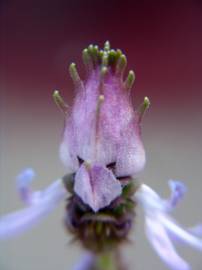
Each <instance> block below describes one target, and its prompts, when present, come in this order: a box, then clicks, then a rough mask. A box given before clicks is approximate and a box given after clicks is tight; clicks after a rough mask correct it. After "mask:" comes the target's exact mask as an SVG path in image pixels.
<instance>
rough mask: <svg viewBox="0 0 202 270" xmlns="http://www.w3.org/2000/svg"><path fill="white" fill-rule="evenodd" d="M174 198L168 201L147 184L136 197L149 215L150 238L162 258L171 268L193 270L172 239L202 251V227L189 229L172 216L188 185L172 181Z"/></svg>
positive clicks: (170, 182) (146, 222) (146, 216)
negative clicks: (181, 256) (200, 236)
mask: <svg viewBox="0 0 202 270" xmlns="http://www.w3.org/2000/svg"><path fill="white" fill-rule="evenodd" d="M169 186H170V189H171V197H170V199H168V200H164V199H161V197H160V196H159V195H158V194H157V193H156V192H155V191H153V190H152V189H151V188H150V187H148V186H147V185H142V186H141V187H140V189H139V190H138V191H137V193H136V195H135V198H136V200H138V202H139V203H140V204H141V205H142V207H143V209H144V212H145V226H146V231H147V236H148V239H149V240H150V242H151V243H152V246H153V247H154V248H155V250H156V251H157V253H158V255H159V256H160V257H161V258H162V259H163V260H164V261H165V262H166V263H167V264H168V266H169V267H170V268H171V269H177V270H184V269H189V266H188V265H187V264H186V262H185V261H184V260H183V259H182V258H180V257H179V256H178V255H177V253H176V251H175V249H174V247H173V245H172V243H171V241H170V239H169V237H170V238H171V239H172V240H180V241H181V242H184V243H186V244H189V245H190V246H192V247H194V248H196V249H199V250H201V251H202V239H200V238H197V237H196V236H197V234H198V235H201V234H202V226H197V227H195V228H192V230H193V233H191V229H190V230H189V229H188V230H185V229H183V228H182V227H181V226H179V225H178V224H177V223H176V222H175V221H174V220H173V219H172V218H171V217H170V215H169V213H170V212H171V210H172V209H173V208H174V207H175V206H176V205H177V203H178V202H179V200H180V199H181V198H182V197H183V195H184V193H185V192H186V187H185V186H184V184H182V183H181V182H178V181H176V182H175V181H173V180H170V181H169Z"/></svg>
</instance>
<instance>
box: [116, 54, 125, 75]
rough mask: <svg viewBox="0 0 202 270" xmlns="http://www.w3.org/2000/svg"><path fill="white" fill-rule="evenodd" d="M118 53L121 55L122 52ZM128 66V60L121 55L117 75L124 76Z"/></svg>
mask: <svg viewBox="0 0 202 270" xmlns="http://www.w3.org/2000/svg"><path fill="white" fill-rule="evenodd" d="M117 52H118V53H121V51H118V50H117ZM126 65H127V58H126V56H125V55H124V54H122V53H121V55H120V57H119V58H118V62H117V65H116V74H117V75H122V74H123V72H124V70H125V68H126Z"/></svg>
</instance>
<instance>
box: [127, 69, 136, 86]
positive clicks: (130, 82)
mask: <svg viewBox="0 0 202 270" xmlns="http://www.w3.org/2000/svg"><path fill="white" fill-rule="evenodd" d="M134 81H135V73H134V71H133V70H130V71H129V73H128V77H127V79H126V80H125V88H126V90H130V89H131V88H132V86H133V83H134Z"/></svg>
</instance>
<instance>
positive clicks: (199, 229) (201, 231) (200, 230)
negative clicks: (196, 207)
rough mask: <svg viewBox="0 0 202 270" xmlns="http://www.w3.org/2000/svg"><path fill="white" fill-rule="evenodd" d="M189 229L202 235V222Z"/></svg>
mask: <svg viewBox="0 0 202 270" xmlns="http://www.w3.org/2000/svg"><path fill="white" fill-rule="evenodd" d="M188 231H189V232H190V233H192V234H194V235H196V236H199V237H202V224H199V225H196V226H194V227H192V228H189V229H188Z"/></svg>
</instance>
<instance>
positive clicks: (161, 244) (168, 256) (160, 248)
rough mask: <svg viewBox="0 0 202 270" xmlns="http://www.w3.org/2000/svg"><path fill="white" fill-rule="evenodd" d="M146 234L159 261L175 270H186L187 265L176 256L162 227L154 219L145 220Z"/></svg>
mask: <svg viewBox="0 0 202 270" xmlns="http://www.w3.org/2000/svg"><path fill="white" fill-rule="evenodd" d="M146 233H147V237H148V240H149V241H150V243H151V245H152V246H153V248H154V249H155V250H156V252H157V254H158V255H159V256H160V257H161V259H162V260H163V261H164V262H165V263H166V264H167V265H168V266H169V267H170V269H173V270H174V269H175V270H188V269H190V267H189V265H188V264H187V263H186V262H185V261H184V260H183V259H182V258H180V257H179V256H178V254H177V253H176V250H175V248H174V247H173V245H172V243H171V242H170V239H169V238H168V235H167V233H166V230H165V229H164V227H163V225H162V224H161V223H160V222H159V221H158V220H156V219H155V217H154V218H150V217H147V218H146Z"/></svg>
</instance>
